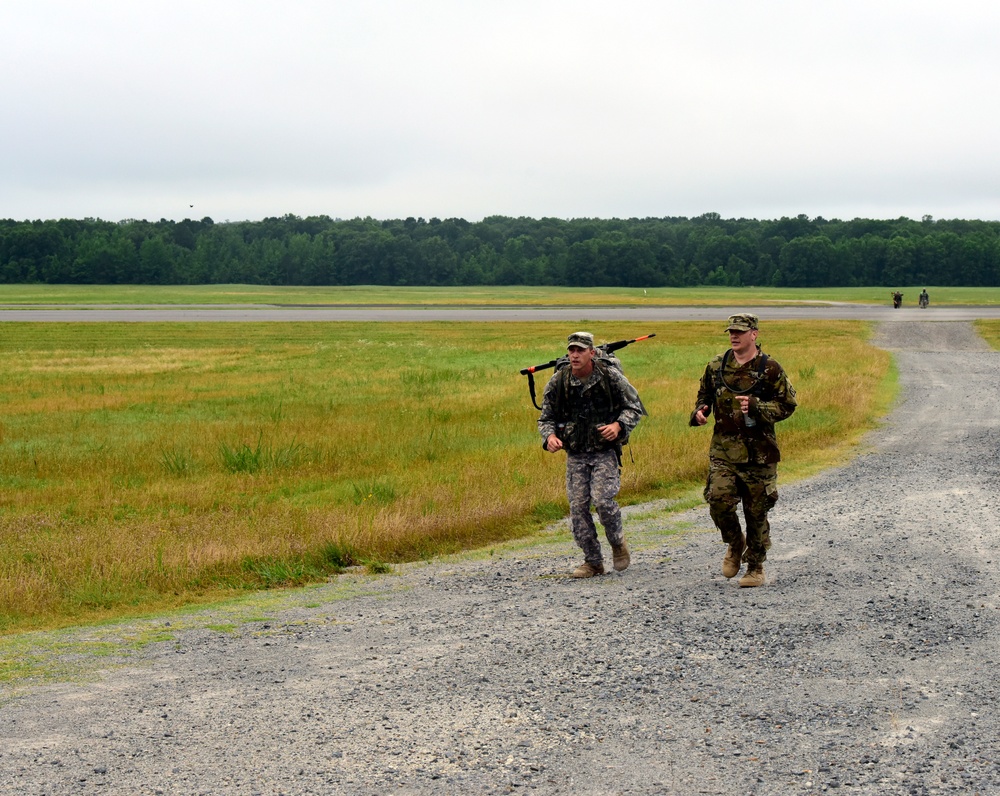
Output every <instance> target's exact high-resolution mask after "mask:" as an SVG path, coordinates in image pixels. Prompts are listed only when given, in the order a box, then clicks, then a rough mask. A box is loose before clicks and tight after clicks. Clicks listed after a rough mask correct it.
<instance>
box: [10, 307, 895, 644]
mask: <svg viewBox="0 0 1000 796" xmlns="http://www.w3.org/2000/svg"><path fill="white" fill-rule="evenodd" d="M591 330H592V331H593V332H594V333H595V335H596V337H597V339H598V341H599V342H601V341H607V340H613V339H620V338H622V337H626V336H628V337H633V336H636V335H638V334H645V333H649V332H656V333H657V337H656V338H655V339H653V340H649V341H645V342H641V343H637V344H635V345H633V346H630V347H629V348H627V349H625V350H623V351H622V352H621V357H622V360H623V362H624V365H625V368H626V372H627V373H628V374H629V377H630V378H631V380H632V381H633V383H634V384H635V385H636V386H637V387H638V389H639V390H640V392H641V394H642V397H643V399H644V401H645V403H646V405H647V407H648V408H649V410H650V413H651V416H650V417H649V418H647V419H646V420H644V421H643V423H641V424H640V426H639V428H638V429H637V431H636V433H635V435H634V437H633V444H632V454H631V456H629V454H626V464H625V470H624V476H623V494H622V499H623V501H624V502H626V503H628V502H637V501H642V500H648V499H652V498H658V497H668V498H687V499H692V500H695V499H696V498H697V495H698V491H699V487H700V484H701V482H702V480H703V477H704V471H705V464H706V462H705V457H706V453H707V448H708V440H709V434H710V431H709V430H708V429H691V428H689V427H688V426H687V419H688V414H689V412H690V411H691V409H692V404H693V401H694V395H695V391H696V385H697V380H698V378H699V377H700V375H701V372H702V371H703V369H704V366H705V363H706V362H707V360H708V359H709V358H710V356H712V355H713V354H716V353H718V352H719V351H721V350H722V349H723V348H724V347H725V344H726V339H725V335H723V334H721V333H720V330H719V325H718V324H717V323H712V324H704V323H666V324H662V323H661V324H657V325H656V328H652V327H650V328H645V327H643V328H641V329H623V328H621V325H620V324H617V325H615V324H594V325H593V326H592V329H591ZM3 331H4V334H3V335H2V339H0V350H2V351H3V354H4V359H5V368H4V371H3V376H2V380H0V594H2V596H3V604H2V610H0V632H5V633H10V632H16V631H20V630H25V629H30V628H36V627H54V626H60V625H66V624H72V623H78V622H83V621H93V620H98V619H102V618H107V617H114V616H120V615H125V614H129V613H139V612H147V611H150V610H156V609H161V608H165V607H169V606H177V605H182V604H190V603H193V602H198V601H204V600H210V599H219V598H221V597H224V596H226V595H231V594H234V593H237V592H242V591H245V590H247V589H258V588H264V587H272V586H282V585H297V584H303V583H307V582H310V581H315V580H317V579H322V578H325V577H328V576H329V575H330V574H331V573H334V572H336V571H338V570H339V569H341V568H342V567H344V566H347V565H351V564H366V565H368V566H369V568H370V569H372V570H373V571H380V570H381V569H384V568H385V566H386V564H387V563H390V562H394V561H402V560H415V559H420V558H427V557H430V556H433V555H436V554H439V553H443V552H449V551H455V550H459V549H466V548H471V547H477V546H483V545H488V544H490V543H493V542H496V541H498V540H502V539H509V538H514V537H517V536H519V535H524V534H528V533H531V532H532V531H534V530H537V529H538V528H540V527H542V526H544V525H546V524H548V523H550V522H552V521H553V520H555V519H558V518H560V517H562V516H564V514H565V512H566V510H567V507H566V502H565V495H564V491H563V490H564V485H563V468H564V459H563V457H562V456H561V455H551V454H546V453H544V452H543V451H542V450H541V445H540V441H539V439H538V437H537V434H536V431H535V420H536V418H537V411H536V410H535V409H534V408H533V407H532V405H531V403H530V401H529V397H528V391H527V386H526V379H525V378H524V377H522V376H520V375H519V374H518V371H519V369H520V368H522V367H525V366H528V365H534V364H537V363H539V362H545V361H547V360H549V359H551V358H553V357H555V356H558V355H559V354H561V353H562V352H563V350H564V346H563V341H564V340H565V334H566V329H565V328H564V324H557V323H519V324H503V325H498V324H466V323H427V324H389V323H386V324H360V323H359V324H356V323H325V324H324V323H289V324H281V323H246V324H209V323H206V324H152V323H147V324H93V323H90V324H31V323H17V324H7V325H5V326H4V330H3ZM869 331H870V330H869V328H868V327H867V326H866V325H865V324H861V323H853V322H830V323H826V324H824V325H823V326H822V327H815V326H813V325H806V324H796V323H792V322H785V323H777V322H776V323H773V324H768V326H767V328H766V329H765V330H764V331H763V333H762V336H761V342H762V344H763V345H764V348H765V350H766V351H768V352H769V353H771V354H772V356H774V357H776V358H777V359H778V360H779V361H781V362H782V364H783V365H784V366H785V368H786V370H787V371H788V373H789V375H790V377H791V379H792V382H793V383H794V385H795V386H796V388H797V390H798V392H799V400H800V405H801V407H802V408H801V409H800V411H799V412H797V413H796V414H795V415H794V416H793V417H792V418H791V419H790V420H788V421H786V422H785V423H783V424H782V425H781V427H780V428H779V436H780V438H781V440H782V443H783V444H782V448H783V453H784V455H785V461H784V462H783V464H782V476H783V478H784V479H786V480H787V479H790V478H795V477H800V476H802V475H806V474H809V473H811V472H815V471H816V470H818V469H820V468H822V467H824V466H828V465H829V464H831V463H833V462H836V461H839V460H841V459H842V458H843V457H844V456H845V454H846V452H847V450H848V449H849V447H850V446H851V445H852V444H854V443H855V442H856V441H857V440H858V439H859V437H860V435H861V434H862V433H863V432H864V431H866V430H868V429H869V428H871V427H872V425H873V423H874V422H875V421H876V419H877V418H878V417H879V416H881V415H882V414H883V413H884V412H885V410H886V409H887V407H888V405H889V403H890V401H891V398H892V395H893V385H894V381H893V378H892V376H893V373H892V369H891V361H890V357H889V355H888V354H886V353H885V352H881V351H878V350H875V349H873V348H871V347H870V346H869V345H868V344H867V342H866V340H867V338H868V335H869ZM544 380H545V375H543V376H542V378H541V381H540V383H539V385H538V389H539V392H540V391H541V389H542V386H543V384H544ZM632 457H634V460H635V461H634V463H632V461H631V458H632Z"/></svg>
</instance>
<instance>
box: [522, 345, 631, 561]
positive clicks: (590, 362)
mask: <svg viewBox="0 0 1000 796" xmlns="http://www.w3.org/2000/svg"><path fill="white" fill-rule="evenodd" d="M567 353H568V357H569V367H563V368H562V369H559V370H557V371H556V373H555V374H554V375H553V376H552V378H551V379H549V383H548V384H546V385H545V395H544V398H543V399H542V413H541V415H540V416H539V418H538V432H539V434H541V437H542V447H543V448H544V449H545V450H547V451H549V452H550V453H555V452H556V451H560V450H565V451H566V495H567V497H568V498H569V508H570V524H571V526H572V528H573V538H574V539H575V540H576V543H577V544H578V545H579V546H580V548H581V549H582V550H583V557H584V561H583V563H582V564H581V565H580V566H578V567H577V568H576V569H575V570H573V577H574V578H590V577H593V576H594V575H603V574H604V557H603V555H602V554H601V543H600V541H598V538H597V527H596V526H595V525H594V518H593V516H592V515H591V513H590V506H591V504H593V506H594V508H595V509H596V510H597V515H598V516H599V517H600V519H601V524H602V525H603V526H604V532H605V534H606V535H607V537H608V542H609V543H610V544H611V550H612V556H613V562H614V568H615V570H617V571H619V572H621V571H623V570H625V569H626V568H627V567H628V565H629V563H630V561H631V558H630V556H629V549H628V545H627V544H626V543H625V532H624V529H623V528H622V514H621V509H620V508H619V507H618V503H617V501H616V500H615V496H616V495H617V494H618V490H619V488H620V486H621V472H620V467H621V446H622V444H623V443H625V442H627V441H628V437H629V435H630V434H631V433H632V430H633V429H634V428H635V427H636V425H637V424H638V423H639V420H640V418H641V417H642V415H644V414H645V413H646V412H645V409H644V408H643V406H642V402H641V401H640V400H639V394H638V393H637V392H636V391H635V388H634V387H633V386H632V385H631V384H629V381H628V379H626V378H625V375H624V374H623V373H622V372H621V370H620V367H619V365H618V362H617V359H616V358H614V357H611V356H608V355H605V354H603V353H602V352H599V351H597V350H595V348H594V336H593V335H592V334H590V333H589V332H574V333H573V334H571V335H570V336H569V340H568V344H567Z"/></svg>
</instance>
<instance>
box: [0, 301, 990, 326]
mask: <svg viewBox="0 0 1000 796" xmlns="http://www.w3.org/2000/svg"><path fill="white" fill-rule="evenodd" d="M747 311H749V312H754V313H756V314H757V315H759V316H760V317H761V318H766V319H767V320H794V321H807V320H859V321H971V320H976V319H977V318H1000V306H943V307H930V308H929V309H926V310H921V309H918V308H917V307H903V308H901V309H898V310H894V309H893V308H892V307H891V306H879V305H874V304H809V305H796V306H787V305H784V306H758V307H744V306H738V305H730V306H719V307H703V306H698V307H682V306H669V307H665V306H659V307H642V306H620V307H619V306H614V307H609V306H595V307H524V308H520V307H454V306H448V307H445V306H437V305H423V306H421V305H408V306H398V307H384V306H383V307H359V306H350V307H331V306H317V307H301V306H296V307H282V306H276V305H252V306H251V305H200V306H197V305H185V306H171V307H168V306H158V307H154V306H150V305H142V306H127V305H122V306H110V305H93V306H89V307H85V306H80V305H74V306H67V307H65V308H58V307H53V306H46V307H41V306H37V307H19V308H16V309H15V308H4V309H0V322H7V323H10V322H33V323H34V322H46V323H47V322H66V323H68V322H72V323H81V322H92V323H119V322H121V323H144V322H146V323H152V322H157V323H163V322H188V323H191V322H213V323H214V322H226V321H228V322H240V323H246V322H253V321H271V322H274V321H278V322H300V321H320V322H331V321H354V322H357V321H395V322H418V321H464V322H469V321H472V322H475V321H482V322H511V321H584V320H586V321H716V320H719V319H725V318H727V317H728V316H729V315H731V314H732V313H734V312H747Z"/></svg>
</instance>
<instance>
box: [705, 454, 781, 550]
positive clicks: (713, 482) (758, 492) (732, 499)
mask: <svg viewBox="0 0 1000 796" xmlns="http://www.w3.org/2000/svg"><path fill="white" fill-rule="evenodd" d="M705 500H706V501H707V502H708V509H709V513H710V514H711V515H712V521H713V522H714V523H715V527H716V528H718V529H719V531H720V533H721V534H722V541H723V542H725V543H726V544H739V541H740V537H741V536H742V535H743V530H742V529H741V528H740V519H739V517H738V516H737V513H736V507H737V506H739V505H740V504H741V503H742V504H743V518H744V520H745V521H746V526H747V529H746V539H747V549H746V552H745V553H744V554H743V560H744V561H746V563H747V565H748V566H753V565H755V564H763V563H764V560H765V559H766V558H767V551H768V548H770V546H771V525H770V523H769V522H768V521H767V512H768V511H770V510H771V508H773V506H774V504H775V503H777V502H778V465H776V464H731V463H729V462H725V461H722V460H721V459H709V465H708V484H707V485H706V486H705Z"/></svg>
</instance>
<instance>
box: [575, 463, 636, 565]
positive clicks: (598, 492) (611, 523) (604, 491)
mask: <svg viewBox="0 0 1000 796" xmlns="http://www.w3.org/2000/svg"><path fill="white" fill-rule="evenodd" d="M620 488H621V471H620V470H619V468H618V456H617V455H616V454H615V452H614V451H613V450H609V451H599V452H597V453H572V454H568V455H567V456H566V497H567V498H569V521H570V526H571V527H572V529H573V538H574V539H575V540H576V543H577V544H578V545H579V546H580V549H581V550H583V559H584V561H586V562H587V563H588V564H593V565H594V566H596V565H597V564H600V563H602V562H603V560H604V558H603V555H602V554H601V543H600V542H599V541H598V539H597V526H596V525H594V517H593V515H592V514H591V513H590V506H591V504H593V506H594V508H595V509H596V510H597V516H598V517H600V519H601V525H603V526H604V533H605V535H606V536H607V537H608V542H610V543H611V545H612V546H613V547H619V546H621V544H622V542H624V541H625V531H624V529H623V528H622V512H621V509H620V508H619V507H618V503H617V501H616V500H615V496H616V495H617V494H618V490H619V489H620Z"/></svg>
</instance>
